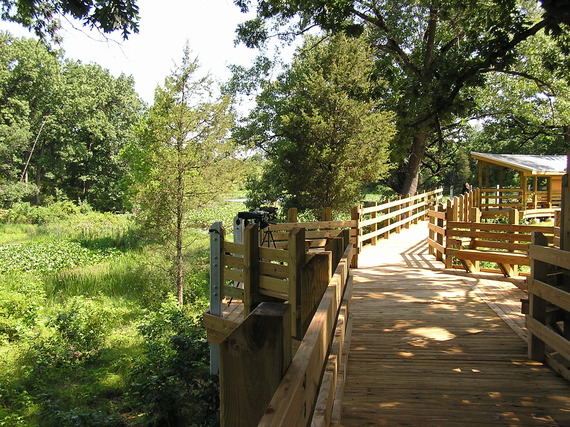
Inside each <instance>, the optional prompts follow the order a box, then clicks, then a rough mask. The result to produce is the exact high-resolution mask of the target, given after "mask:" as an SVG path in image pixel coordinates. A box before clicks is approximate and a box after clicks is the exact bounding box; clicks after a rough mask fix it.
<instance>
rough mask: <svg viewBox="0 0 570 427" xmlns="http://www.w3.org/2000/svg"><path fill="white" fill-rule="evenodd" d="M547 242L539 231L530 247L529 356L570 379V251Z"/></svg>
mask: <svg viewBox="0 0 570 427" xmlns="http://www.w3.org/2000/svg"><path fill="white" fill-rule="evenodd" d="M547 244H548V239H547V237H546V236H544V234H542V233H539V232H537V233H534V234H533V242H532V244H531V245H530V246H529V255H530V257H531V260H532V266H531V277H529V278H528V298H529V299H528V311H527V313H526V327H527V330H528V332H529V334H530V336H529V340H528V357H529V359H531V360H536V361H539V362H546V363H548V364H549V365H550V366H551V367H552V368H553V369H554V370H556V371H557V372H559V373H560V374H561V375H563V376H564V377H565V378H566V379H568V380H570V371H569V369H568V366H570V289H569V287H568V276H569V274H570V252H568V251H566V250H560V249H558V248H553V247H547Z"/></svg>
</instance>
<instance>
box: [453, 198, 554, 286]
mask: <svg viewBox="0 0 570 427" xmlns="http://www.w3.org/2000/svg"><path fill="white" fill-rule="evenodd" d="M474 209H477V208H474ZM535 231H540V232H543V233H545V234H548V243H550V245H552V244H553V242H554V235H555V233H556V230H555V228H554V227H552V226H534V225H519V224H518V223H515V224H493V223H481V222H476V221H475V222H452V221H449V222H447V224H446V230H445V237H446V244H445V257H446V266H447V267H451V266H452V264H453V260H454V259H455V260H458V261H459V262H461V265H462V266H463V267H464V268H465V270H467V271H468V272H470V273H474V272H478V271H480V270H481V269H480V262H487V263H493V264H496V265H497V266H498V270H499V271H500V272H502V273H503V274H504V275H505V276H506V277H512V276H518V275H519V270H518V266H520V265H525V266H530V257H529V253H528V246H529V243H530V242H531V234H532V233H533V232H535ZM488 270H491V269H488Z"/></svg>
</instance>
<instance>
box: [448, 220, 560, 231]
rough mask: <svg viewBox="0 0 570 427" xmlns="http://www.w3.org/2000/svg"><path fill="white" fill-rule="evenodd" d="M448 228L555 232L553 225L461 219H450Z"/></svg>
mask: <svg viewBox="0 0 570 427" xmlns="http://www.w3.org/2000/svg"><path fill="white" fill-rule="evenodd" d="M447 228H451V229H458V228H459V229H468V230H474V231H492V232H493V231H494V232H503V233H515V232H516V233H526V234H530V233H532V232H533V231H538V232H540V233H545V234H553V233H554V227H553V226H538V225H521V224H494V223H484V222H478V223H473V222H461V221H449V222H448V223H447Z"/></svg>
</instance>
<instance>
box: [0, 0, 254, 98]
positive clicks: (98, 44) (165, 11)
mask: <svg viewBox="0 0 570 427" xmlns="http://www.w3.org/2000/svg"><path fill="white" fill-rule="evenodd" d="M138 5H139V8H140V15H141V20H140V31H139V33H138V34H132V35H131V36H130V38H129V40H127V41H122V40H121V35H120V34H119V33H117V34H114V35H111V36H110V37H109V36H108V39H109V41H106V40H105V36H104V35H102V34H99V33H98V32H96V31H91V32H90V31H88V28H84V27H82V26H81V24H75V29H74V25H73V24H72V23H70V22H66V23H64V30H63V31H62V32H61V35H62V36H63V39H64V41H63V44H62V48H63V49H64V50H65V52H66V54H65V56H66V57H67V58H70V59H77V60H81V61H82V62H84V63H89V62H95V63H97V64H100V65H101V66H102V67H104V68H107V69H109V71H110V72H111V73H112V74H113V75H115V76H118V75H119V74H120V73H121V72H124V73H125V74H127V75H133V76H134V78H135V82H136V84H135V88H136V90H137V92H138V93H139V94H140V95H141V97H142V98H143V99H144V100H145V101H146V102H148V103H152V101H153V97H154V89H155V88H156V85H157V84H163V82H164V78H165V77H166V76H167V75H169V74H170V72H171V71H172V69H173V68H174V64H175V63H176V62H179V61H180V58H181V57H182V52H183V48H184V45H185V43H186V41H188V42H189V45H190V49H191V50H192V52H193V53H194V54H196V55H197V56H198V59H199V62H200V64H201V67H202V68H203V69H204V70H209V71H210V72H211V74H212V76H213V78H214V79H216V80H220V81H221V80H225V79H227V78H228V77H229V76H230V72H229V70H228V69H227V66H228V65H229V64H239V65H247V64H249V63H250V61H251V59H253V58H254V56H255V55H256V51H255V50H252V49H247V48H246V47H245V46H243V45H240V46H237V47H235V46H234V38H235V29H236V26H237V24H238V23H240V22H243V21H245V20H246V18H247V16H246V15H244V14H241V13H240V11H239V9H238V8H237V7H236V6H235V5H234V4H233V1H232V0H162V1H160V2H159V1H156V0H139V1H138ZM0 30H8V31H10V32H11V33H12V34H14V35H16V36H25V37H31V33H29V32H28V31H27V30H24V29H23V28H22V27H21V26H19V25H16V24H11V23H6V22H1V21H0Z"/></svg>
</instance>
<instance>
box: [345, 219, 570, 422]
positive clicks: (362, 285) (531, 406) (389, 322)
mask: <svg viewBox="0 0 570 427" xmlns="http://www.w3.org/2000/svg"><path fill="white" fill-rule="evenodd" d="M424 227H425V225H424ZM408 231H410V233H409V234H407V232H408ZM426 237H427V230H425V233H424V232H422V231H421V229H420V228H417V227H416V226H414V227H412V228H411V229H410V230H403V231H402V233H401V234H400V235H398V236H392V237H391V238H390V239H388V240H385V241H382V242H380V243H379V244H378V245H376V246H375V247H373V246H367V247H365V248H364V249H363V250H362V253H361V254H360V256H361V263H362V265H361V268H359V269H358V270H354V271H353V280H354V290H353V293H354V295H353V298H352V301H351V316H352V323H353V325H352V335H351V344H350V347H351V350H350V355H349V357H348V367H347V372H346V382H345V384H344V398H343V401H342V414H341V419H340V422H339V423H338V424H339V425H345V426H357V425H358V426H360V425H388V426H392V425H393V426H397V425H410V426H416V425H426V426H428V425H429V426H431V425H434V426H471V425H474V426H481V427H483V426H485V427H488V426H504V425H525V426H526V425H528V426H531V425H570V387H568V383H567V382H566V381H565V380H564V379H562V378H560V377H558V376H557V375H556V374H555V373H554V372H552V371H551V370H550V369H548V368H547V367H545V366H544V365H542V364H541V363H537V362H534V361H529V360H527V355H526V343H525V341H523V340H522V339H521V338H520V337H519V335H517V334H516V333H515V332H513V329H514V328H513V329H511V327H512V326H513V325H514V324H515V320H516V322H517V323H516V324H522V325H524V316H523V315H521V314H520V312H519V313H517V312H516V310H517V307H518V308H519V310H520V305H519V304H520V302H519V298H520V295H521V294H523V295H524V293H523V292H522V291H521V290H520V289H519V288H518V287H517V286H515V283H517V284H519V285H520V284H522V283H523V282H522V281H521V280H515V279H503V278H498V277H497V276H496V275H486V274H478V275H476V276H469V275H465V274H464V273H462V272H459V273H457V272H455V271H449V270H442V268H441V267H442V264H441V263H438V262H437V261H435V260H434V258H433V257H432V256H430V255H429V254H427V253H426V249H425V245H424V246H422V245H421V244H420V243H421V242H424V239H425V238H426ZM400 239H401V240H400ZM418 248H423V249H418ZM422 266H423V267H425V268H422ZM440 266H441V267H440ZM510 290H512V292H515V291H516V293H515V297H513V295H510V294H509V292H510ZM488 302H489V303H488ZM507 302H508V303H509V304H510V305H511V306H512V309H513V311H509V310H510V308H507V307H504V306H502V305H503V304H506V303H507ZM492 306H494V308H492ZM499 309H501V310H504V311H505V315H504V316H508V317H507V319H509V320H510V319H513V320H512V321H511V322H510V325H509V323H507V322H506V320H505V321H503V318H502V317H499V316H498V314H497V313H496V312H495V310H499ZM510 326H511V327H510Z"/></svg>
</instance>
